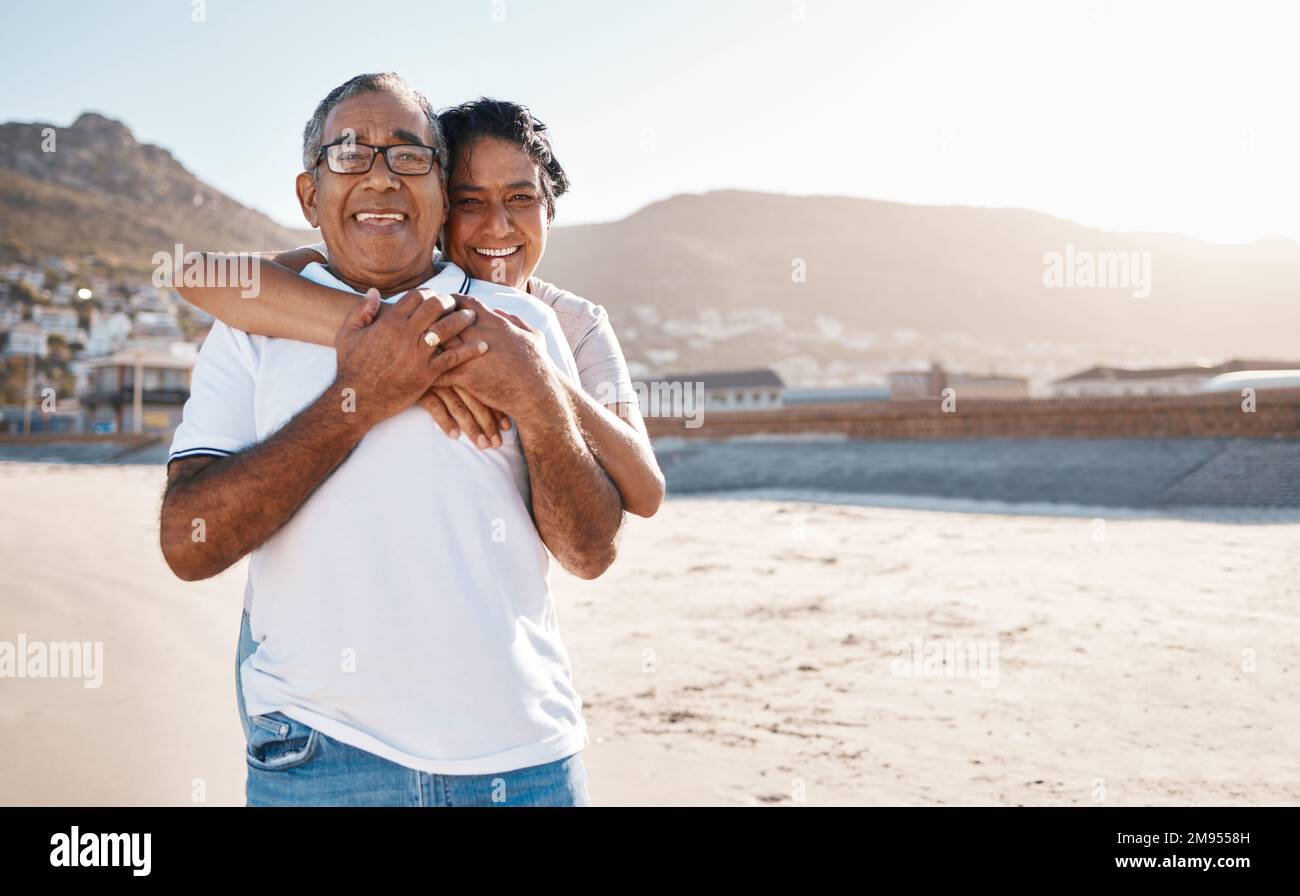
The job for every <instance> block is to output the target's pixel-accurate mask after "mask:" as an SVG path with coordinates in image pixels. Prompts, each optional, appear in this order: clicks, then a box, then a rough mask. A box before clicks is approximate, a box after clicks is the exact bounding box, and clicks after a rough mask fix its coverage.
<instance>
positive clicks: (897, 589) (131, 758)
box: [0, 463, 1300, 806]
mask: <svg viewBox="0 0 1300 896" xmlns="http://www.w3.org/2000/svg"><path fill="white" fill-rule="evenodd" d="M162 483H163V473H162V470H161V469H160V468H156V467H147V466H91V465H87V466H57V465H44V464H27V463H0V641H10V642H15V641H16V639H17V638H18V636H19V635H20V634H22V635H25V636H26V637H27V638H28V639H29V640H44V641H73V640H88V641H102V642H103V645H104V668H103V685H102V687H99V688H85V687H84V686H83V682H82V681H80V680H75V679H63V680H59V679H31V678H23V679H17V678H0V744H3V746H2V747H0V760H2V761H0V804H6V805H8V804H53V805H63V804H86V805H146V804H162V805H242V803H243V785H244V759H243V748H244V744H243V733H242V731H241V729H240V725H239V719H238V716H237V714H236V710H235V703H234V650H235V641H236V636H237V633H238V627H239V611H240V605H241V596H242V587H243V581H244V575H245V569H244V564H243V563H241V564H239V565H238V566H236V567H235V568H233V569H231V570H229V571H227V572H226V573H224V574H223V575H221V576H219V577H217V578H215V579H212V580H209V581H206V582H200V583H190V584H187V583H183V582H180V581H178V580H176V579H174V578H173V577H172V576H171V574H170V573H169V572H168V570H167V569H166V567H165V565H164V564H163V561H162V557H161V554H160V553H159V550H158V547H157V532H156V520H157V510H158V500H159V496H160V494H161V489H162ZM1232 519H1234V518H1233V517H1230V516H1228V515H1226V514H1224V513H1220V514H1219V515H1218V516H1216V517H1210V518H1204V519H1171V518H1162V517H1157V516H1141V515H1134V514H1123V513H1116V514H1113V515H1107V516H1106V517H1105V518H1104V523H1102V524H1098V523H1096V522H1094V521H1093V519H1091V518H1090V517H1089V516H1087V515H1082V516H1080V515H1073V516H1069V515H1067V516H1027V515H1008V514H994V513H978V512H965V513H956V512H942V511H936V510H922V509H915V508H911V507H868V506H846V505H832V504H825V503H810V502H799V501H792V500H721V499H717V498H691V499H673V500H670V501H669V502H667V503H666V504H665V506H664V508H663V510H662V511H661V512H660V514H659V515H658V516H657V517H656V518H654V519H653V520H648V521H647V520H631V521H630V523H629V526H628V528H627V530H626V532H625V534H624V537H623V543H622V549H621V556H620V559H619V561H618V562H617V564H616V565H615V567H614V568H613V569H612V570H611V571H610V572H609V573H607V574H606V575H605V576H604V577H602V578H601V579H599V580H597V581H595V582H583V581H579V580H576V579H573V578H571V577H569V576H567V575H565V574H563V573H562V572H556V573H555V574H554V576H553V581H554V585H555V589H556V593H557V599H558V603H559V615H560V622H561V628H562V630H563V632H564V636H565V641H566V644H567V645H568V648H569V652H570V655H571V657H572V660H573V666H574V674H575V682H576V685H577V688H578V691H579V692H580V693H581V694H582V696H583V697H584V699H585V701H586V707H585V714H586V717H587V721H588V725H589V727H590V729H591V733H592V738H593V742H592V744H591V746H590V747H589V748H588V750H587V753H586V755H585V760H586V765H587V769H588V774H589V789H590V792H591V796H592V800H593V802H594V803H596V804H598V805H627V804H651V805H680V804H689V805H751V804H752V805H857V804H871V805H877V804H886V805H893V804H904V805H936V804H943V805H954V804H956V805H985V804H994V805H1079V806H1085V805H1099V804H1100V805H1181V804H1195V805H1248V804H1296V803H1298V802H1300V763H1298V762H1297V761H1296V756H1297V755H1300V722H1297V713H1296V711H1295V707H1296V706H1297V700H1298V698H1300V653H1298V650H1300V625H1298V624H1297V623H1298V622H1300V523H1297V522H1296V521H1294V519H1292V520H1291V521H1289V522H1281V523H1272V524H1243V523H1239V522H1228V521H1227V520H1232ZM1236 519H1240V517H1238V518H1236ZM918 640H919V650H920V653H921V654H922V657H923V658H926V657H932V656H935V655H936V654H937V652H938V651H941V650H942V649H944V648H945V647H946V648H950V649H951V648H955V647H962V648H970V649H971V650H972V651H974V653H972V656H975V657H979V656H982V658H983V659H984V661H985V665H983V666H975V667H971V668H962V669H957V670H956V671H960V672H962V673H963V675H962V676H950V675H946V674H943V668H944V667H942V666H939V667H934V666H931V667H927V666H926V665H924V664H918V665H914V664H912V663H910V662H903V661H902V659H901V658H902V657H904V656H906V657H908V658H910V657H911V651H912V650H914V649H917V647H916V645H917V644H918ZM994 650H996V663H995V664H994V663H993V661H992V656H993V651H994ZM979 651H983V653H982V654H980V653H979ZM949 658H950V659H953V658H954V657H952V656H950V657H949ZM958 659H960V657H958ZM948 668H949V669H953V668H954V667H952V666H949V667H948ZM905 673H916V674H905ZM990 673H995V675H996V678H994V676H993V674H990ZM981 675H982V678H981V677H980V676H981Z"/></svg>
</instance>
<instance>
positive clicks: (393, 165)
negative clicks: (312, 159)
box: [316, 138, 438, 174]
mask: <svg viewBox="0 0 1300 896" xmlns="http://www.w3.org/2000/svg"><path fill="white" fill-rule="evenodd" d="M380 153H382V154H383V156H384V162H385V163H387V165H388V170H389V171H391V172H393V173H394V174H428V173H429V172H430V171H432V170H433V163H434V162H435V161H437V159H438V152H437V150H435V149H434V148H433V147H432V146H425V145H424V144H422V143H398V144H396V145H394V146H371V145H370V144H368V143H357V142H356V141H349V140H348V139H347V138H344V139H342V140H338V141H336V142H334V143H330V144H328V145H326V146H322V147H321V150H320V155H318V156H317V157H316V164H318V165H319V164H320V160H321V156H324V157H325V161H326V163H327V164H328V165H329V168H330V171H333V172H334V173H335V174H365V173H366V172H367V171H369V170H370V168H371V166H372V165H374V164H375V158H376V157H377V156H378V155H379V154H380Z"/></svg>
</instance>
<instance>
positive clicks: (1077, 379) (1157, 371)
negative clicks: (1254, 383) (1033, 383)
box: [1052, 358, 1300, 398]
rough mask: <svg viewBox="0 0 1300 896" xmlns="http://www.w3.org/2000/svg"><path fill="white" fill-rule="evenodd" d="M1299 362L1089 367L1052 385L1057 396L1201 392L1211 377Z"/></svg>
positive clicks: (1298, 364)
mask: <svg viewBox="0 0 1300 896" xmlns="http://www.w3.org/2000/svg"><path fill="white" fill-rule="evenodd" d="M1295 369H1300V361H1254V360H1247V359H1241V358H1234V359H1232V360H1231V361H1225V362H1224V363H1222V364H1218V365H1216V366H1213V367H1211V366H1208V365H1196V366H1191V367H1147V368H1126V367H1090V368H1088V369H1087V370H1083V371H1080V372H1079V373H1076V374H1073V375H1071V376H1067V377H1064V378H1063V379H1059V380H1057V381H1056V382H1055V383H1053V384H1052V393H1053V394H1054V395H1056V396H1057V397H1061V398H1083V397H1114V396H1120V395H1193V394H1195V393H1197V392H1201V391H1204V388H1205V386H1206V385H1207V384H1208V383H1209V382H1210V381H1211V380H1213V379H1214V378H1215V377H1217V376H1219V375H1220V374H1224V373H1237V372H1240V371H1246V370H1257V371H1265V370H1295Z"/></svg>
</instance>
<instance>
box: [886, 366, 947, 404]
mask: <svg viewBox="0 0 1300 896" xmlns="http://www.w3.org/2000/svg"><path fill="white" fill-rule="evenodd" d="M945 379H946V376H945V374H944V371H943V368H942V367H940V366H939V365H938V364H937V363H935V364H931V365H930V369H929V370H894V371H891V372H890V374H889V398H890V400H891V401H906V400H908V399H915V398H938V397H939V393H940V392H942V391H943V387H944V382H945Z"/></svg>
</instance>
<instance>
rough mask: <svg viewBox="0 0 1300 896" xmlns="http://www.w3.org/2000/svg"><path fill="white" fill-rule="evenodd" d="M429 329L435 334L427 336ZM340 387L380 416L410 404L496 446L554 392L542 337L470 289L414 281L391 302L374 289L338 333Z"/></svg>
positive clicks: (452, 431)
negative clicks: (453, 290)
mask: <svg viewBox="0 0 1300 896" xmlns="http://www.w3.org/2000/svg"><path fill="white" fill-rule="evenodd" d="M430 334H432V335H430ZM335 352H336V355H337V360H338V373H337V378H336V381H337V385H338V386H340V387H341V388H345V389H346V388H351V389H353V390H354V393H353V394H355V396H356V411H357V412H358V413H361V414H362V415H363V416H364V417H365V418H366V419H367V420H368V421H369V422H371V423H377V422H379V421H380V420H383V419H386V418H387V417H389V416H392V415H393V414H396V413H399V412H400V411H403V410H405V409H406V408H408V407H411V406H412V405H414V404H418V405H419V406H420V407H422V408H424V409H425V410H426V411H427V412H428V413H429V415H430V416H432V417H433V419H434V421H435V422H436V423H437V424H438V426H439V428H441V429H442V431H443V432H445V433H446V434H447V435H448V436H450V437H451V438H459V437H460V433H462V432H464V433H465V434H466V435H467V436H469V439H470V441H471V442H473V443H474V444H476V445H478V447H480V448H484V449H486V448H492V447H500V445H501V444H502V437H501V433H502V432H504V431H506V430H508V429H509V428H510V427H511V425H512V423H511V417H513V418H515V420H520V419H526V418H528V417H529V416H530V415H532V414H534V413H540V412H542V408H543V407H544V398H545V396H547V395H550V394H554V393H555V386H556V383H555V381H554V379H553V376H554V371H553V368H551V367H550V364H549V362H548V361H547V358H546V352H545V348H544V346H543V345H542V338H541V335H540V334H539V333H538V332H537V331H536V330H534V329H533V328H532V327H530V326H529V325H528V324H526V323H525V322H524V321H522V320H521V319H519V318H518V317H516V316H515V315H513V314H508V313H505V312H502V311H499V310H496V309H491V308H488V307H487V306H485V305H483V303H481V302H480V301H478V300H477V299H475V298H473V297H471V296H465V295H459V294H453V295H450V296H442V295H438V294H437V293H436V292H434V291H433V290H431V289H426V288H420V289H412V290H409V291H407V292H406V293H404V294H403V295H402V296H401V297H400V298H398V299H397V300H396V301H394V302H392V303H384V302H381V301H380V298H379V292H378V290H375V289H371V290H370V291H369V292H367V293H366V296H365V299H364V300H363V301H362V302H360V303H358V304H357V305H356V306H354V307H353V309H352V311H351V312H349V314H348V317H347V319H346V320H345V321H344V322H343V325H342V327H340V328H339V331H338V333H337V335H336V336H335Z"/></svg>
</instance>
